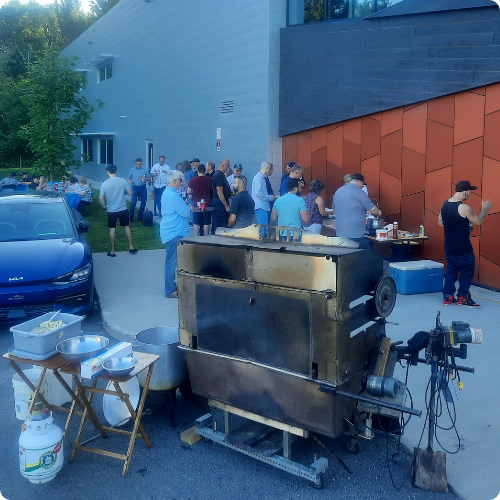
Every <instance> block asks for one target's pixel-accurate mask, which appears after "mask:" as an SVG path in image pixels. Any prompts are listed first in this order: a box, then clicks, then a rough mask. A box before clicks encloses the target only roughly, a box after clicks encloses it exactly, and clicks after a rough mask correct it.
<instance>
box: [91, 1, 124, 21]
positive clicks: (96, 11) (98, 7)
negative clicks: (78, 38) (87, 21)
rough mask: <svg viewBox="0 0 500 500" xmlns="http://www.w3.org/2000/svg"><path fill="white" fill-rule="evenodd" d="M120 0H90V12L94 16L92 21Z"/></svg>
mask: <svg viewBox="0 0 500 500" xmlns="http://www.w3.org/2000/svg"><path fill="white" fill-rule="evenodd" d="M119 2H120V0H90V2H89V4H90V12H91V15H92V16H93V17H94V20H93V21H92V22H95V21H97V19H99V18H100V17H102V16H104V14H106V12H108V11H109V10H110V9H112V8H113V7H114V6H115V5H116V4H117V3H119Z"/></svg>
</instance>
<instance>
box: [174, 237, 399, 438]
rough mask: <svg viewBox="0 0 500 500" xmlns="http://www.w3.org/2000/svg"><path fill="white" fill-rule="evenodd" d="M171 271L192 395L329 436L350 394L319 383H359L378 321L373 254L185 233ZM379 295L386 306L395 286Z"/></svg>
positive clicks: (340, 427) (341, 424) (354, 386)
mask: <svg viewBox="0 0 500 500" xmlns="http://www.w3.org/2000/svg"><path fill="white" fill-rule="evenodd" d="M178 270H179V271H178V289H179V321H180V339H181V345H182V346H184V348H185V350H186V354H187V362H188V368H189V374H190V377H191V384H192V387H193V391H194V392H195V393H196V394H199V395H202V396H204V397H207V398H209V399H211V400H216V401H220V402H223V403H227V404H230V405H232V406H234V407H237V408H241V409H243V410H247V411H250V412H252V413H255V414H258V415H262V416H265V417H268V418H271V419H273V420H277V421H279V422H283V423H286V424H290V425H293V426H297V427H300V428H302V429H306V430H308V431H312V432H316V433H319V434H323V435H325V436H330V437H333V438H335V437H337V436H339V435H341V434H342V433H344V432H345V431H346V423H345V419H348V420H352V417H353V413H354V411H355V408H356V404H357V401H356V400H355V399H352V398H348V397H342V396H338V395H336V396H334V395H332V394H331V393H328V392H323V391H324V389H325V387H326V389H327V390H328V387H331V388H335V389H337V390H342V391H347V392H349V393H355V394H358V393H360V391H361V390H362V378H363V376H365V375H366V373H367V370H368V366H369V363H370V360H371V358H372V355H373V353H374V352H376V349H377V347H378V346H380V341H381V338H382V337H383V334H384V329H385V326H384V323H385V322H380V321H377V319H378V318H379V317H380V314H379V312H380V308H379V312H377V309H376V307H375V298H374V294H375V291H376V288H377V283H378V282H379V281H380V279H381V278H382V275H383V269H382V260H381V259H380V258H379V257H377V256H375V255H373V254H372V253H370V252H366V251H360V250H358V249H356V248H344V247H335V246H323V245H317V246H311V245H301V244H296V243H289V242H280V241H277V242H265V241H255V240H251V239H242V238H231V237H225V236H208V237H207V236H205V237H203V238H188V239H185V240H182V242H181V244H180V246H179V249H178ZM379 296H380V297H379V299H380V300H379V306H381V307H382V308H384V307H386V306H390V310H392V307H393V305H394V300H395V291H393V292H392V295H391V296H389V295H387V294H386V296H385V297H384V296H382V295H380V291H379ZM384 300H385V301H386V302H385V303H384ZM391 301H392V304H390V302H391ZM389 312H390V311H389ZM320 386H321V389H322V390H320Z"/></svg>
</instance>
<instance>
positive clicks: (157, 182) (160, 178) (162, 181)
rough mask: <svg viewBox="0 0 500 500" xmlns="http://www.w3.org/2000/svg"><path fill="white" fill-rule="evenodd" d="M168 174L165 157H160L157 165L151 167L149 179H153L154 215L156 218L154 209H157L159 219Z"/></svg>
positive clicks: (168, 169)
mask: <svg viewBox="0 0 500 500" xmlns="http://www.w3.org/2000/svg"><path fill="white" fill-rule="evenodd" d="M169 172H170V167H169V166H168V165H167V164H166V163H165V157H164V156H163V155H161V156H160V157H159V158H158V163H156V164H154V165H153V168H152V169H151V177H153V178H154V196H155V203H154V215H155V216H156V209H157V208H158V215H159V216H160V217H161V195H162V194H163V191H165V188H166V187H167V184H168V182H167V174H168V173H169Z"/></svg>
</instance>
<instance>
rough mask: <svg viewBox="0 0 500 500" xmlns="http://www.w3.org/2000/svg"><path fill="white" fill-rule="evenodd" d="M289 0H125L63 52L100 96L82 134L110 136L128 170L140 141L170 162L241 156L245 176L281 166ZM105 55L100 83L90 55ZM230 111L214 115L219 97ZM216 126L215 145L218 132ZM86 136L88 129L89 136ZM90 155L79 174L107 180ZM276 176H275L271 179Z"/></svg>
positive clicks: (91, 94) (117, 159) (91, 93)
mask: <svg viewBox="0 0 500 500" xmlns="http://www.w3.org/2000/svg"><path fill="white" fill-rule="evenodd" d="M285 21H286V0H239V1H238V2H234V1H231V0H211V1H210V2H206V1H204V0H189V1H186V2H167V1H165V0H150V1H149V2H145V1H144V0H122V1H121V2H120V3H119V4H118V5H117V6H115V7H114V8H113V9H112V10H111V11H110V12H108V13H107V14H106V15H105V16H104V17H102V18H101V19H100V20H99V21H97V22H96V23H95V24H94V25H93V26H92V27H91V28H89V29H88V30H87V31H86V32H85V33H83V34H82V35H81V36H80V37H79V38H78V39H76V40H75V41H74V42H73V43H71V44H70V45H69V46H68V47H67V48H66V49H65V50H64V51H63V54H62V55H63V56H65V57H68V56H71V55H76V56H78V57H79V61H78V62H77V68H78V69H81V70H87V76H88V85H87V88H86V89H85V90H84V93H85V95H86V96H87V98H88V99H89V100H90V101H96V100H98V99H100V100H101V101H103V102H104V107H103V108H102V109H99V110H97V111H96V112H95V113H94V115H93V118H92V121H91V122H90V123H89V124H88V125H87V127H86V128H85V130H84V134H83V135H85V134H100V133H110V134H113V136H112V137H113V141H114V142H113V144H114V163H115V164H116V165H117V167H118V169H119V170H118V173H119V175H122V176H125V175H126V173H127V172H128V170H129V168H131V167H132V166H133V162H134V159H135V158H136V157H142V158H143V160H144V162H146V156H147V142H148V141H151V142H152V143H153V147H154V161H155V162H156V161H157V158H158V156H159V155H160V154H163V155H165V156H166V160H167V163H168V164H169V165H170V166H171V167H175V164H176V163H177V162H180V161H182V160H191V159H192V158H193V157H198V158H200V159H201V161H202V162H203V163H204V162H206V161H213V162H215V163H216V165H218V162H219V160H220V159H221V158H223V157H227V158H229V159H230V161H231V164H234V163H241V164H242V165H243V167H244V170H243V173H244V174H245V175H247V176H248V177H249V178H250V179H251V178H252V177H253V175H254V174H255V173H256V172H257V171H258V169H259V168H260V164H261V162H262V161H264V160H269V161H272V162H273V163H274V164H275V166H276V168H275V170H276V172H275V178H276V179H278V180H279V172H280V171H281V140H280V139H279V138H278V111H279V107H278V98H279V29H280V28H281V27H283V26H285ZM106 55H112V57H113V59H112V70H113V76H112V78H110V79H108V80H106V81H103V82H100V83H98V67H96V66H94V65H92V64H93V62H92V61H93V60H94V63H95V60H99V58H102V57H105V56H106ZM226 100H233V101H234V111H233V112H232V113H221V101H226ZM217 128H221V129H222V137H221V151H220V152H217V151H216V129H217ZM88 137H90V136H88ZM93 137H94V142H93V145H94V161H93V162H92V163H88V164H84V165H83V167H82V169H81V173H83V174H85V175H87V176H89V177H92V178H97V179H104V178H105V172H104V165H101V164H98V157H99V156H98V155H99V151H98V147H97V146H98V144H97V139H99V136H98V135H94V136H93ZM276 182H277V181H276Z"/></svg>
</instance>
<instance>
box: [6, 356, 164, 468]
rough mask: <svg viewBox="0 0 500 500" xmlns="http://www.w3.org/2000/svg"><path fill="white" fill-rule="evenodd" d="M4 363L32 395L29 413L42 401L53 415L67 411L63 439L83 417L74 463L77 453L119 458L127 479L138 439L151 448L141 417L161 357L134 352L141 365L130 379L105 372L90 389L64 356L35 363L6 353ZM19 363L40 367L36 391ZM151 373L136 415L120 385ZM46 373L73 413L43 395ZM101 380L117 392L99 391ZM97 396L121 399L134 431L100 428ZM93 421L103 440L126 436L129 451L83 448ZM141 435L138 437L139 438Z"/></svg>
mask: <svg viewBox="0 0 500 500" xmlns="http://www.w3.org/2000/svg"><path fill="white" fill-rule="evenodd" d="M3 357H4V358H5V359H7V360H8V361H9V363H10V365H11V366H12V368H14V370H15V371H16V372H17V373H18V374H19V376H20V377H21V379H22V380H23V382H24V383H25V384H26V385H27V386H28V387H29V388H30V389H31V390H32V391H33V397H32V399H31V402H30V404H29V407H28V413H31V412H32V411H33V408H34V406H35V403H36V402H37V400H40V401H42V403H43V404H44V405H45V407H46V408H48V409H49V410H51V411H55V410H60V411H65V412H68V413H69V415H68V418H67V420H66V425H65V427H64V436H66V433H67V430H68V428H69V426H70V424H71V421H72V419H73V417H74V415H75V414H76V415H80V416H81V417H82V419H81V422H80V427H79V430H78V435H77V438H76V441H75V443H74V445H73V452H72V454H71V459H70V461H71V462H72V461H73V460H74V459H75V455H76V452H77V451H78V450H84V451H88V452H90V453H97V454H100V455H105V456H108V457H113V458H118V459H120V460H123V461H124V462H125V464H124V466H123V473H122V474H123V476H125V475H126V474H127V472H128V467H129V464H130V459H131V457H132V451H133V449H134V444H135V440H136V438H137V437H140V438H142V439H143V440H144V442H145V443H146V445H147V447H148V448H151V443H150V441H149V437H148V435H147V434H146V432H145V431H144V428H143V427H142V424H141V417H142V412H143V409H144V403H145V401H146V395H147V392H148V388H149V382H150V380H151V375H152V373H153V367H154V363H155V361H156V360H157V359H158V358H159V357H160V356H158V355H157V354H148V353H142V352H134V357H135V358H136V359H137V361H138V363H137V365H136V366H135V368H134V370H133V371H132V372H131V373H129V374H128V375H124V376H115V375H110V374H109V373H108V372H106V371H104V372H101V373H99V374H97V375H96V376H95V377H93V378H92V379H91V381H90V385H84V383H83V379H82V377H81V376H80V365H70V364H67V361H66V360H65V359H64V357H63V356H62V355H61V354H56V355H54V356H52V357H50V358H48V359H46V360H43V361H41V360H32V359H28V358H20V357H18V356H14V355H12V354H9V353H5V354H4V355H3ZM18 363H26V364H31V365H34V366H39V367H41V368H42V373H41V375H40V379H39V381H38V385H37V386H36V387H35V386H34V385H33V383H32V382H31V381H30V380H29V378H28V377H27V376H26V375H25V374H24V373H23V371H22V369H21V367H20V366H19V365H18ZM146 368H147V369H148V373H147V375H146V381H145V383H144V388H143V392H142V396H141V399H140V401H139V406H138V408H137V412H136V411H135V410H134V408H133V406H132V404H131V403H130V401H129V397H128V394H126V393H124V392H123V391H122V390H121V387H120V385H119V382H127V381H128V380H130V379H131V378H132V377H135V376H136V375H137V374H138V373H140V372H142V371H143V370H145V369H146ZM47 370H52V372H53V373H54V376H55V378H56V379H57V381H58V382H59V383H60V384H61V385H62V386H63V387H64V389H65V390H66V392H67V393H68V394H69V395H70V396H71V399H72V404H71V407H70V409H68V408H64V407H62V406H55V405H51V404H50V403H49V402H48V401H47V400H46V399H45V397H44V395H43V394H42V393H41V392H40V388H41V386H42V383H43V379H44V377H45V373H46V371H47ZM61 373H68V374H70V375H71V376H72V378H73V382H74V383H75V386H76V391H73V389H72V388H71V387H70V386H69V385H68V384H67V383H66V381H65V380H64V378H63V377H62V376H61ZM99 380H107V381H111V382H112V383H113V386H114V388H115V390H114V391H112V390H108V389H100V388H98V387H97V382H98V381H99ZM86 392H88V393H89V396H88V397H87V396H86V394H85V393H86ZM95 393H100V394H110V395H114V396H116V395H117V396H118V397H119V398H120V399H121V400H122V401H123V402H124V403H125V405H126V406H127V408H128V411H129V412H130V415H131V417H132V419H133V421H134V427H133V430H132V431H125V430H123V429H115V428H113V427H107V426H104V425H102V424H101V422H100V420H99V418H98V416H97V415H96V413H95V411H94V409H93V408H92V398H93V395H94V394H95ZM77 406H78V407H79V408H80V409H81V410H82V411H81V412H78V411H77V410H76V407H77ZM87 419H88V420H90V421H91V422H92V424H93V425H94V426H95V427H96V428H97V429H98V430H99V432H100V434H101V436H102V437H103V438H106V437H108V435H107V433H108V432H114V433H116V434H121V435H127V436H130V441H129V445H128V449H127V453H126V454H122V453H114V452H111V451H106V450H102V449H99V448H92V447H90V446H84V445H81V444H80V441H81V438H82V434H83V429H84V427H85V423H86V421H87ZM138 433H139V434H138Z"/></svg>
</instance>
